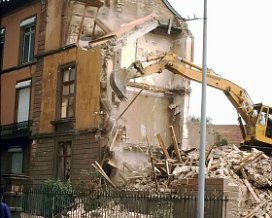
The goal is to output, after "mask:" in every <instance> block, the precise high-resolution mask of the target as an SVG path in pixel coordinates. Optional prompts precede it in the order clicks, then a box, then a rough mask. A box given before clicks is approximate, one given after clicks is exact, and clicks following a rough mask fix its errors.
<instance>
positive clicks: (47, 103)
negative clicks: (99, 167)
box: [40, 48, 101, 133]
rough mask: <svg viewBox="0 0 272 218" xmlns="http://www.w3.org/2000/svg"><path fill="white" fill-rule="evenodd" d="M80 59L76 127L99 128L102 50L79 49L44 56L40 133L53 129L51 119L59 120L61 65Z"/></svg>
mask: <svg viewBox="0 0 272 218" xmlns="http://www.w3.org/2000/svg"><path fill="white" fill-rule="evenodd" d="M73 61H76V102H75V103H76V106H75V117H76V123H75V128H76V129H85V128H94V127H97V122H98V117H97V116H94V115H93V114H94V112H95V111H99V95H100V84H99V80H100V68H101V56H100V50H91V51H82V50H81V49H79V48H72V49H67V50H65V51H63V52H60V53H57V54H54V55H50V56H47V57H45V58H44V70H43V80H42V103H41V117H40V133H50V132H53V130H54V128H53V126H52V124H51V123H50V121H54V120H56V99H57V98H56V96H57V94H60V93H57V74H58V68H59V66H60V65H63V64H67V63H69V62H73Z"/></svg>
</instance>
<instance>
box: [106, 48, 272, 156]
mask: <svg viewBox="0 0 272 218" xmlns="http://www.w3.org/2000/svg"><path fill="white" fill-rule="evenodd" d="M154 60H155V63H152V64H150V65H148V66H146V67H144V66H143V64H142V62H140V61H135V62H134V63H132V64H131V65H130V66H129V67H128V68H122V69H120V70H118V71H114V72H112V74H111V75H110V82H111V86H112V89H113V90H114V92H115V93H116V95H117V96H118V98H119V99H120V100H126V99H127V98H126V87H127V85H128V83H129V82H130V80H131V79H133V78H138V77H145V76H148V75H151V74H155V73H162V72H163V71H164V70H169V71H170V72H172V73H174V74H177V75H180V76H182V77H185V78H187V79H189V80H193V81H196V82H199V83H202V67H200V66H198V65H196V64H194V63H192V62H190V61H188V60H185V59H182V58H179V57H178V56H177V55H176V54H174V53H167V54H166V55H164V56H163V57H157V58H154V59H152V61H154ZM207 85H208V86H210V87H213V88H216V89H218V90H221V91H223V92H224V94H225V95H226V97H227V98H228V99H229V101H230V102H231V103H232V105H233V106H234V108H235V109H236V110H237V112H238V114H239V115H240V117H241V118H242V120H243V121H244V123H245V124H243V122H242V121H241V120H240V127H241V130H242V136H243V138H244V142H245V143H247V144H250V145H253V144H258V145H261V146H265V148H267V147H268V148H269V149H271V151H272V108H271V107H268V106H265V105H263V104H256V105H254V104H253V102H252V100H251V99H250V97H249V95H248V94H247V92H246V90H244V89H243V88H241V87H240V86H238V85H237V84H235V83H233V82H231V81H229V80H227V79H224V78H222V77H221V76H220V75H218V74H216V73H215V72H214V71H212V70H210V69H207ZM263 117H264V122H263V121H262V118H263Z"/></svg>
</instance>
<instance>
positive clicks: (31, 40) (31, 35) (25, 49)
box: [20, 17, 36, 64]
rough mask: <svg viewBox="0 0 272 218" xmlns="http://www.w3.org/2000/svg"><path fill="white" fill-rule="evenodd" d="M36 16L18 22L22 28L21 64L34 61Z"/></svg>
mask: <svg viewBox="0 0 272 218" xmlns="http://www.w3.org/2000/svg"><path fill="white" fill-rule="evenodd" d="M35 23H36V17H30V18H27V19H25V20H23V21H22V22H21V23H20V27H21V29H22V45H21V64H28V63H31V62H33V61H34V49H35V48H34V47H35Z"/></svg>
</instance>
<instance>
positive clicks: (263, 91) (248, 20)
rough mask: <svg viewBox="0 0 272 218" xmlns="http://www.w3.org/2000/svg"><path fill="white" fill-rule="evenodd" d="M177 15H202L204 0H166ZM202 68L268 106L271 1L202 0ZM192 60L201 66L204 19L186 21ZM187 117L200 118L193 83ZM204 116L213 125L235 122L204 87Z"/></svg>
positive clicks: (221, 99) (219, 95)
mask: <svg viewBox="0 0 272 218" xmlns="http://www.w3.org/2000/svg"><path fill="white" fill-rule="evenodd" d="M169 2H170V3H171V5H172V6H173V7H174V8H175V10H176V11H178V12H179V14H180V15H181V16H182V17H185V18H188V17H190V18H192V17H193V16H194V15H196V16H197V17H203V5H204V0H169ZM207 5H208V7H207V9H208V16H207V26H208V28H207V67H208V68H210V69H213V70H214V71H215V72H216V73H217V74H220V75H221V76H222V77H223V78H225V79H228V80H231V81H232V82H234V83H236V84H237V85H239V86H241V87H242V88H244V89H246V91H247V92H248V94H249V96H250V97H251V99H252V100H253V102H254V103H264V104H266V105H270V106H272V67H271V66H270V65H271V64H272V61H271V58H272V31H271V26H272V24H271V23H272V13H271V10H272V1H271V0H259V1H257V0H208V1H207ZM189 27H190V29H191V30H192V33H193V35H194V37H195V49H194V53H195V55H194V62H195V63H197V64H200V65H201V64H202V39H203V20H199V21H190V22H189ZM191 84H192V93H191V100H190V115H194V116H196V117H200V114H201V84H198V83H196V82H192V83H191ZM206 104H207V107H206V114H207V117H210V118H211V119H212V123H214V124H237V113H236V110H235V108H234V107H233V106H232V104H231V103H230V102H229V101H228V99H227V98H226V97H225V95H224V94H223V92H221V91H220V90H216V89H213V88H210V87H207V102H206Z"/></svg>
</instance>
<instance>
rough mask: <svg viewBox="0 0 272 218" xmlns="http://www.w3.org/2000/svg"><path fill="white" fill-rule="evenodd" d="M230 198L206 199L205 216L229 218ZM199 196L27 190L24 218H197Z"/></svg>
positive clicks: (187, 194) (190, 194)
mask: <svg viewBox="0 0 272 218" xmlns="http://www.w3.org/2000/svg"><path fill="white" fill-rule="evenodd" d="M226 203H227V199H226V198H225V197H224V195H222V194H219V193H212V194H209V196H208V195H206V196H205V217H207V218H221V217H222V218H226V216H225V215H224V213H225V212H224V211H225V210H224V208H225V207H226ZM196 208H197V193H195V192H191V193H188V192H186V193H179V194H178V193H150V192H132V191H107V192H99V193H91V192H89V191H80V192H76V191H69V192H62V193H61V192H58V193H54V192H53V191H48V190H46V191H45V190H43V189H38V188H37V187H35V188H27V189H25V190H24V192H23V197H22V209H23V212H22V213H21V217H22V218H28V217H29V218H30V217H33V218H34V217H70V218H76V217H86V218H87V217H90V218H115V217H116V218H191V217H192V218H195V217H196Z"/></svg>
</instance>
